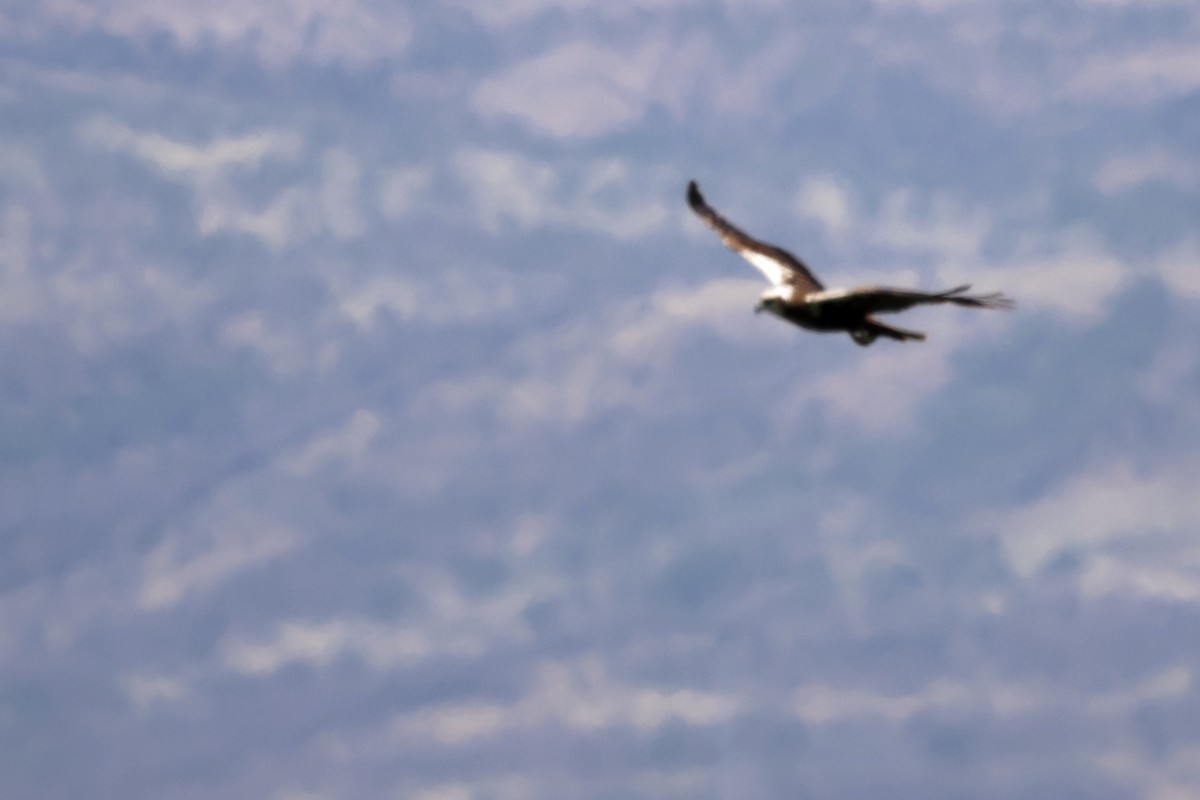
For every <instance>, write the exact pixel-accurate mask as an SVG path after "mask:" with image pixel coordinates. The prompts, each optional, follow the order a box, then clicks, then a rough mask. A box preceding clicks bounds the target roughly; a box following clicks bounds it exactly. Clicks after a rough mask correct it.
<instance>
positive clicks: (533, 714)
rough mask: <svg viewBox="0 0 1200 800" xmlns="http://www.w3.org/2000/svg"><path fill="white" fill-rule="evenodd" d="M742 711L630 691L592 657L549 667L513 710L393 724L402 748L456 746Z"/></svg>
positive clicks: (710, 696) (708, 700)
mask: <svg viewBox="0 0 1200 800" xmlns="http://www.w3.org/2000/svg"><path fill="white" fill-rule="evenodd" d="M739 706H740V703H739V701H738V700H737V699H736V698H734V697H732V696H729V695H724V694H720V693H716V692H706V691H700V690H696V689H690V688H677V687H672V688H670V689H665V690H664V689H659V688H656V687H651V686H636V685H634V686H630V685H625V684H623V683H621V682H619V681H617V680H615V679H614V678H612V677H611V676H610V675H609V674H608V670H607V669H606V667H605V665H604V663H603V662H602V661H601V660H600V659H598V658H596V657H594V656H591V657H588V656H585V657H583V658H580V659H577V660H574V661H568V662H551V663H546V664H543V665H542V666H541V667H539V669H538V671H537V674H536V676H535V678H534V680H533V686H532V688H531V689H530V691H529V692H528V693H527V694H526V695H525V696H524V697H522V698H521V699H520V700H519V701H518V702H516V703H514V704H512V705H499V704H491V703H469V704H459V705H449V706H443V707H436V708H432V709H428V710H422V711H417V712H413V713H409V714H403V715H401V716H400V717H398V718H397V719H396V720H394V721H393V723H392V725H391V732H390V735H391V736H392V737H395V739H397V740H399V741H405V740H414V739H418V740H419V739H428V738H432V739H434V740H436V741H439V742H441V743H443V744H446V745H451V746H456V745H463V744H466V743H468V742H471V741H473V740H476V739H480V738H492V737H495V736H498V735H500V734H503V733H505V732H508V731H512V730H514V729H516V730H520V729H527V728H535V727H542V726H545V725H547V724H548V723H557V724H561V725H563V726H565V727H566V728H567V729H571V730H576V731H594V730H598V729H602V728H608V727H613V726H621V727H630V728H633V729H635V730H638V731H643V732H644V731H652V730H656V729H658V728H661V727H663V726H664V725H666V724H668V723H672V722H676V723H679V724H682V725H686V726H711V725H716V724H719V723H721V722H724V721H726V720H728V719H730V718H731V717H733V716H734V715H735V714H736V713H737V712H738V710H739Z"/></svg>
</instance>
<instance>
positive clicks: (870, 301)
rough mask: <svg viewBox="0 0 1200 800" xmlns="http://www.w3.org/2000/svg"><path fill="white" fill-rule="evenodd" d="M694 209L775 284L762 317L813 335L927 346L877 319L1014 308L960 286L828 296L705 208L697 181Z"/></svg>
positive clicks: (791, 264) (797, 265)
mask: <svg viewBox="0 0 1200 800" xmlns="http://www.w3.org/2000/svg"><path fill="white" fill-rule="evenodd" d="M687 200H688V205H689V206H691V208H692V210H693V211H694V212H696V215H697V216H699V217H700V219H702V220H704V222H705V223H706V224H707V225H708V226H709V227H711V228H712V229H713V230H715V231H716V232H717V235H719V236H720V237H721V241H722V242H724V243H725V245H726V246H727V247H729V249H731V250H733V251H734V252H735V253H737V254H738V255H740V256H742V257H743V258H745V259H746V260H747V261H749V262H750V263H751V264H753V265H754V266H755V267H756V268H757V269H758V270H759V271H760V272H762V273H763V274H764V275H765V276H766V277H767V280H769V281H771V284H772V285H771V288H769V289H768V290H767V291H765V292H763V294H762V296H761V297H760V298H759V301H758V305H757V306H756V308H755V310H756V311H769V312H771V313H772V314H774V315H776V316H778V317H780V318H781V319H785V320H787V321H788V322H791V323H793V324H795V325H799V326H800V327H801V328H806V329H808V330H811V331H820V332H833V331H844V332H846V333H849V334H850V336H851V337H852V338H853V339H854V341H855V342H857V343H858V344H860V345H864V346H865V345H869V344H870V343H871V342H873V341H875V339H877V338H878V337H880V336H883V337H886V338H889V339H896V340H898V341H906V340H909V339H914V340H918V341H921V340H924V338H925V334H923V333H920V332H918V331H909V330H904V329H903V328H897V327H894V326H892V325H888V324H886V323H883V322H880V321H879V320H878V319H876V318H875V317H874V314H876V313H887V312H895V311H903V310H905V309H907V308H911V307H913V306H915V305H927V304H940V303H953V304H955V305H960V306H968V307H972V308H1012V306H1013V302H1012V300H1010V299H1008V298H1007V297H1005V296H1004V295H1002V294H999V293H994V294H983V295H970V294H966V292H967V290H968V289H970V288H971V287H970V286H969V285H967V286H959V287H956V288H954V289H950V290H949V291H945V292H921V291H915V290H909V289H893V288H890V287H884V286H861V287H857V288H853V289H832V290H827V289H826V288H825V287H824V286H823V285H822V284H821V282H820V281H818V280H817V278H816V276H814V275H813V274H812V272H810V271H809V269H808V267H807V266H805V264H804V263H803V262H802V261H801V260H800V259H798V258H796V257H795V256H794V255H792V254H791V253H789V252H788V251H786V250H783V249H782V248H779V247H775V246H773V245H769V244H767V243H766V242H762V241H759V240H758V239H755V238H753V237H752V236H749V235H748V234H746V233H744V232H743V231H742V230H740V229H738V228H737V227H735V226H734V225H732V224H731V223H730V222H729V221H727V220H726V219H725V218H724V217H722V216H721V215H720V214H718V213H717V212H716V211H715V210H714V209H713V208H712V207H710V206H709V205H708V203H706V202H705V200H704V196H703V195H701V194H700V188H699V187H698V186H697V185H696V182H695V181H692V182H690V183H689V184H688V192H687Z"/></svg>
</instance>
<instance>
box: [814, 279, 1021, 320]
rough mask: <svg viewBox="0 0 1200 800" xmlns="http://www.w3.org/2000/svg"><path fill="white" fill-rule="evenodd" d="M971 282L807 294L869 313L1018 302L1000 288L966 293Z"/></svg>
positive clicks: (819, 301) (844, 310) (831, 305)
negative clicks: (928, 288) (941, 288)
mask: <svg viewBox="0 0 1200 800" xmlns="http://www.w3.org/2000/svg"><path fill="white" fill-rule="evenodd" d="M970 288H971V286H970V284H964V285H963V286H957V287H955V288H953V289H951V290H949V291H947V292H918V291H914V290H910V289H890V288H888V287H886V286H860V287H858V288H856V289H840V290H835V291H830V292H819V293H817V294H814V295H809V296H808V297H807V298H805V302H806V303H807V304H808V305H818V304H819V305H822V306H826V307H828V308H830V309H834V308H836V309H837V310H838V312H839V313H841V314H854V315H860V314H861V315H866V314H875V313H887V312H890V311H892V312H894V311H903V310H905V309H906V308H912V307H913V306H918V305H937V304H940V303H953V304H954V305H958V306H967V307H970V308H1003V309H1009V308H1013V306H1014V305H1015V303H1014V302H1013V301H1012V300H1011V299H1010V298H1008V297H1005V296H1004V295H1003V294H1001V293H1000V292H993V293H991V294H964V292H966V291H967V290H968V289H970Z"/></svg>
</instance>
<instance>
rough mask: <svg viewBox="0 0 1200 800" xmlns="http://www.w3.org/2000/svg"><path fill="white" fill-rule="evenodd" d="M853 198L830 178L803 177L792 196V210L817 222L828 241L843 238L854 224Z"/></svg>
mask: <svg viewBox="0 0 1200 800" xmlns="http://www.w3.org/2000/svg"><path fill="white" fill-rule="evenodd" d="M854 205H855V203H854V197H853V195H852V194H851V192H850V190H849V188H848V187H847V186H846V185H845V183H844V182H843V181H841V180H840V179H838V178H837V177H836V176H833V175H818V176H814V177H811V178H807V179H806V180H805V181H804V183H803V184H802V185H801V186H800V190H799V192H798V193H797V195H796V211H797V212H798V213H799V214H801V215H804V216H807V217H812V218H813V219H815V220H817V221H819V222H820V223H821V224H822V225H823V226H824V228H825V231H826V233H827V235H829V236H830V237H832V238H835V239H837V238H840V237H841V236H844V235H845V234H846V232H847V231H848V230H849V229H850V228H851V226H852V225H854V223H855V222H856V221H857V220H856V218H855V208H854Z"/></svg>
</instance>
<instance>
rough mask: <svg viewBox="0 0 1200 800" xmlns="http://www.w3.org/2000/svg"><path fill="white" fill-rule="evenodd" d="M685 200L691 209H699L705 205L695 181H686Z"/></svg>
mask: <svg viewBox="0 0 1200 800" xmlns="http://www.w3.org/2000/svg"><path fill="white" fill-rule="evenodd" d="M687 201H688V205H689V206H691V207H692V209H693V210H699V209H701V208H703V207H704V205H705V204H704V195H702V194H700V187H699V186H697V185H696V182H695V181H688V190H687Z"/></svg>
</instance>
